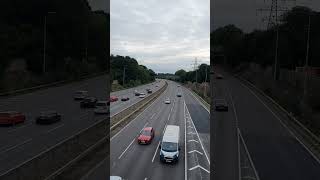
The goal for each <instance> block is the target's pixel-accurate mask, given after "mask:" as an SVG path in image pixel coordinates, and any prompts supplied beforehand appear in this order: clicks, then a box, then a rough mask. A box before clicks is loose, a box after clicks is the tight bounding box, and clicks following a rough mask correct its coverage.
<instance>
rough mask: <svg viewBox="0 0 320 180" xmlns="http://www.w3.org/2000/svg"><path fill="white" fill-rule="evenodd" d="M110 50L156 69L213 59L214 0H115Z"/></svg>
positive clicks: (187, 66) (186, 66) (173, 68)
mask: <svg viewBox="0 0 320 180" xmlns="http://www.w3.org/2000/svg"><path fill="white" fill-rule="evenodd" d="M110 53H111V54H113V55H121V56H130V57H132V58H135V59H136V60H137V61H138V63H139V64H143V65H145V66H147V67H148V68H150V69H152V70H154V71H155V72H156V73H159V72H162V73H174V72H176V71H177V70H179V69H185V70H187V71H189V70H192V68H193V66H192V65H191V64H193V63H194V61H195V58H197V60H198V64H200V63H206V64H209V62H210V0H161V1H160V0H111V1H110Z"/></svg>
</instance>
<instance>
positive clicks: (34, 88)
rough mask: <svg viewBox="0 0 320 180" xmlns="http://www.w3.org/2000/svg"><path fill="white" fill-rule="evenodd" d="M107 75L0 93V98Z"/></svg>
mask: <svg viewBox="0 0 320 180" xmlns="http://www.w3.org/2000/svg"><path fill="white" fill-rule="evenodd" d="M106 73H107V72H105V71H104V72H101V73H95V74H90V75H85V76H82V77H80V78H79V79H71V80H63V81H56V82H52V83H48V84H43V85H39V86H34V87H30V88H24V89H18V90H13V91H8V92H0V97H5V96H12V95H17V94H23V93H27V92H31V91H35V90H40V89H44V88H49V87H54V86H58V85H63V84H66V83H72V82H78V81H82V80H85V79H89V78H93V77H96V76H100V75H104V74H106Z"/></svg>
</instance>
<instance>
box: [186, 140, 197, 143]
mask: <svg viewBox="0 0 320 180" xmlns="http://www.w3.org/2000/svg"><path fill="white" fill-rule="evenodd" d="M188 142H196V143H199V142H198V141H197V140H194V139H191V140H189V141H188Z"/></svg>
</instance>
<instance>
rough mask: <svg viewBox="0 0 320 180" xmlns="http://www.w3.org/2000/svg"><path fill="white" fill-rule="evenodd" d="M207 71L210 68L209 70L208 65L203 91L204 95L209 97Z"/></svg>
mask: <svg viewBox="0 0 320 180" xmlns="http://www.w3.org/2000/svg"><path fill="white" fill-rule="evenodd" d="M207 71H208V70H207V66H206V78H205V83H204V93H203V95H204V97H207V74H208V72H207Z"/></svg>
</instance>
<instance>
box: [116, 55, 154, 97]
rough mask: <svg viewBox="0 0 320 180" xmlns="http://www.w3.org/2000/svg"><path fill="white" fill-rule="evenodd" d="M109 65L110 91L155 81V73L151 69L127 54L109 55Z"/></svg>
mask: <svg viewBox="0 0 320 180" xmlns="http://www.w3.org/2000/svg"><path fill="white" fill-rule="evenodd" d="M110 66H111V69H110V70H111V78H110V79H111V82H110V83H111V84H112V91H118V90H122V89H126V88H131V87H135V86H139V85H142V84H147V83H151V82H153V81H155V77H156V73H155V72H154V71H153V70H152V69H148V68H147V67H146V66H144V65H139V64H138V62H137V60H136V59H134V58H131V57H129V56H119V55H111V56H110ZM123 78H124V79H123ZM123 80H124V81H123Z"/></svg>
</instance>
